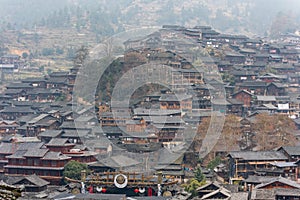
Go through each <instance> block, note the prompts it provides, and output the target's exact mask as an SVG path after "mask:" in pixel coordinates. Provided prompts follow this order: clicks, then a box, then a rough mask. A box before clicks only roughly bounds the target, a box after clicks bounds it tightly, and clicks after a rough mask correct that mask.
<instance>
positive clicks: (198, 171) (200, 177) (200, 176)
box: [194, 167, 205, 182]
mask: <svg viewBox="0 0 300 200" xmlns="http://www.w3.org/2000/svg"><path fill="white" fill-rule="evenodd" d="M194 174H195V179H196V180H197V181H199V182H202V181H204V180H205V176H204V175H203V173H202V170H201V168H200V167H198V168H196V170H195V172H194Z"/></svg>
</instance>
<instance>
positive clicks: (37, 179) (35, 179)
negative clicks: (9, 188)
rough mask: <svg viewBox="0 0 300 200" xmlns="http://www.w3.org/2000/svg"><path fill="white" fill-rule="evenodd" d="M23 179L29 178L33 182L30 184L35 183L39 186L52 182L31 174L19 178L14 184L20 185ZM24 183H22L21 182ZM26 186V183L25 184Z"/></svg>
mask: <svg viewBox="0 0 300 200" xmlns="http://www.w3.org/2000/svg"><path fill="white" fill-rule="evenodd" d="M23 180H27V181H29V182H30V183H31V184H30V185H34V186H37V187H43V186H46V185H49V184H50V183H49V182H48V181H46V180H44V179H42V178H40V177H39V176H37V175H35V174H33V175H29V176H24V177H21V178H19V179H18V180H16V181H15V182H14V183H13V185H18V184H20V183H21V182H22V181H23ZM21 184H22V183H21ZM25 186H26V185H25Z"/></svg>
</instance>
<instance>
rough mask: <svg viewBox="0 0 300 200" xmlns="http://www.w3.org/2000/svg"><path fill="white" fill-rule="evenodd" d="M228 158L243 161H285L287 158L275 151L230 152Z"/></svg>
mask: <svg viewBox="0 0 300 200" xmlns="http://www.w3.org/2000/svg"><path fill="white" fill-rule="evenodd" d="M229 156H231V157H232V158H237V159H244V160H287V159H288V158H287V157H286V156H285V155H284V154H283V153H281V152H277V151H236V152H230V153H229Z"/></svg>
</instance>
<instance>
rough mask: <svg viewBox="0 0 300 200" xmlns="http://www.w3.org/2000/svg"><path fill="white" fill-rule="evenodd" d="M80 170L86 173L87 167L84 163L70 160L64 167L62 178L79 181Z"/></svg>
mask: <svg viewBox="0 0 300 200" xmlns="http://www.w3.org/2000/svg"><path fill="white" fill-rule="evenodd" d="M82 170H86V172H87V173H88V167H87V165H86V164H85V163H80V162H78V161H74V160H71V161H70V162H68V163H67V164H66V165H65V169H64V172H63V176H64V177H68V178H71V179H75V180H80V179H81V171H82Z"/></svg>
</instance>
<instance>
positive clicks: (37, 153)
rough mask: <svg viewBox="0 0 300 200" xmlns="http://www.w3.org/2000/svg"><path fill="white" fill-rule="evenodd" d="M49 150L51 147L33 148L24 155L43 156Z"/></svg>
mask: <svg viewBox="0 0 300 200" xmlns="http://www.w3.org/2000/svg"><path fill="white" fill-rule="evenodd" d="M48 151H49V149H39V148H31V149H28V150H27V151H26V153H25V154H24V155H23V156H24V157H37V158H41V157H44V155H45V154H46V153H47V152H48Z"/></svg>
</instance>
